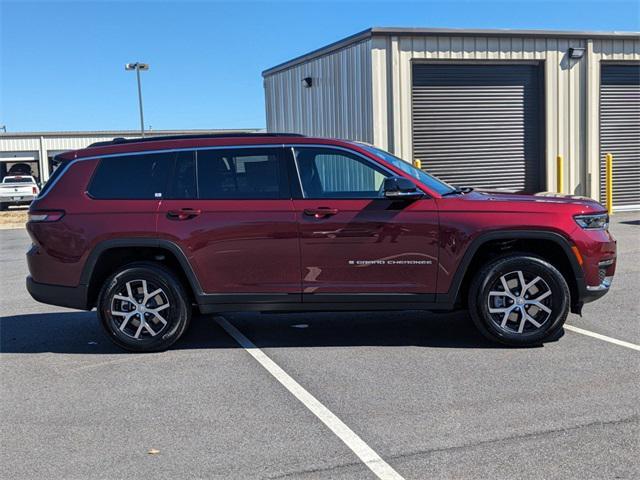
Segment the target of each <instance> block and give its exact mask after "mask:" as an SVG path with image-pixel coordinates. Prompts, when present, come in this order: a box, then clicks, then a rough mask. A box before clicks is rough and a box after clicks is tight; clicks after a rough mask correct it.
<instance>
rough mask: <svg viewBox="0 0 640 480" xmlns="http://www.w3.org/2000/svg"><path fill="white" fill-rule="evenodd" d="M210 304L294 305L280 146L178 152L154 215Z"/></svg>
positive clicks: (291, 236)
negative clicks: (190, 268) (178, 249)
mask: <svg viewBox="0 0 640 480" xmlns="http://www.w3.org/2000/svg"><path fill="white" fill-rule="evenodd" d="M158 232H159V236H160V237H161V238H167V239H169V240H172V241H174V242H175V243H177V244H178V245H179V246H180V247H181V249H182V250H183V251H184V252H185V254H186V255H187V256H188V259H189V262H190V264H191V265H192V267H193V269H194V270H195V273H196V275H197V277H198V279H199V282H200V286H201V288H202V290H203V292H204V293H205V294H206V295H208V297H209V299H210V300H211V302H212V303H255V302H293V301H299V300H300V259H299V249H298V230H297V224H296V220H295V213H294V210H293V202H292V200H291V195H290V193H289V179H288V175H287V168H286V165H285V162H284V160H283V149H282V147H275V148H273V147H257V148H253V147H252V148H223V149H219V148H213V149H201V150H196V151H194V152H181V153H180V155H179V156H178V158H177V160H176V163H175V169H174V172H173V174H172V175H171V182H170V187H169V188H168V191H167V195H166V198H163V200H162V202H161V204H160V208H159V213H158Z"/></svg>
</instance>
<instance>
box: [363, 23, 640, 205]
mask: <svg viewBox="0 0 640 480" xmlns="http://www.w3.org/2000/svg"><path fill="white" fill-rule="evenodd" d="M570 47H586V48H587V52H586V55H585V57H584V58H582V59H570V58H569V55H568V51H569V48H570ZM372 48H373V52H372V58H373V69H374V73H373V82H372V83H373V95H374V98H381V99H384V98H387V99H390V101H387V102H376V101H374V104H375V105H376V106H377V107H378V108H376V109H374V113H375V117H374V130H375V129H377V128H381V129H383V128H388V129H389V130H390V132H389V135H388V139H387V142H386V145H384V144H382V143H381V144H380V146H382V147H385V146H387V147H388V148H389V149H391V150H392V151H393V152H394V153H396V154H397V155H399V156H401V157H402V158H405V159H407V160H411V159H412V155H413V145H412V138H411V128H412V113H411V83H412V82H411V65H412V63H415V62H429V61H451V62H459V63H465V62H480V63H482V62H487V61H491V62H495V61H500V62H505V63H509V62H516V63H517V62H522V61H534V62H540V63H541V65H542V66H543V68H544V70H545V103H544V106H545V116H544V119H545V129H544V133H545V137H546V139H545V145H546V153H545V159H546V162H545V164H546V165H545V166H546V174H545V177H546V182H545V183H546V189H548V190H553V189H555V185H556V168H555V162H556V156H557V155H563V157H564V158H565V162H564V168H565V172H564V178H565V185H564V186H563V191H564V192H565V193H575V194H582V195H585V194H586V195H589V196H592V197H594V198H599V188H598V182H599V168H598V166H599V163H598V158H599V152H598V148H597V147H598V145H599V140H598V123H597V118H598V116H599V112H598V108H597V104H598V92H599V61H600V60H603V61H606V60H618V61H639V60H640V39H638V40H634V39H625V40H610V41H609V40H597V41H593V42H592V41H591V40H587V39H578V38H575V39H571V38H518V37H495V38H492V37H455V36H377V37H374V38H373V42H372ZM594 118H595V120H594ZM594 122H595V123H594ZM383 125H384V126H383ZM496 153H497V154H499V152H496Z"/></svg>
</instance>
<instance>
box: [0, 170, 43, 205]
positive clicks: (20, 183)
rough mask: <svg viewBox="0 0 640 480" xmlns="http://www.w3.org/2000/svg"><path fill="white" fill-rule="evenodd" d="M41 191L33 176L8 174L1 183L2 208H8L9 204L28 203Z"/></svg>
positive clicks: (0, 197)
mask: <svg viewBox="0 0 640 480" xmlns="http://www.w3.org/2000/svg"><path fill="white" fill-rule="evenodd" d="M39 192H40V188H39V187H38V184H37V183H36V181H35V179H34V178H33V177H32V176H30V175H7V176H6V177H4V178H3V179H2V183H0V210H6V209H7V208H8V207H9V205H28V204H29V203H31V201H32V200H33V199H34V198H36V197H37V196H38V193H39Z"/></svg>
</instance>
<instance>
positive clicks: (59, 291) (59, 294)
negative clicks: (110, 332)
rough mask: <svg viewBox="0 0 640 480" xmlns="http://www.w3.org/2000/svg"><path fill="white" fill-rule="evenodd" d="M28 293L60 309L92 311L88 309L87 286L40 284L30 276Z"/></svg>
mask: <svg viewBox="0 0 640 480" xmlns="http://www.w3.org/2000/svg"><path fill="white" fill-rule="evenodd" d="M27 291H28V292H29V294H30V295H31V296H32V297H33V299H34V300H37V301H38V302H41V303H47V304H49V305H57V306H59V307H68V308H76V309H78V310H90V309H89V308H88V307H87V286H86V285H78V286H77V287H62V286H60V285H49V284H47V283H38V282H36V281H34V280H33V278H31V277H30V276H29V277H27Z"/></svg>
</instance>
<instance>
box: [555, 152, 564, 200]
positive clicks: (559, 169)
mask: <svg viewBox="0 0 640 480" xmlns="http://www.w3.org/2000/svg"><path fill="white" fill-rule="evenodd" d="M563 185H564V168H563V166H562V155H558V156H557V157H556V192H558V193H562V186H563Z"/></svg>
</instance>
